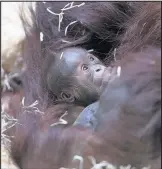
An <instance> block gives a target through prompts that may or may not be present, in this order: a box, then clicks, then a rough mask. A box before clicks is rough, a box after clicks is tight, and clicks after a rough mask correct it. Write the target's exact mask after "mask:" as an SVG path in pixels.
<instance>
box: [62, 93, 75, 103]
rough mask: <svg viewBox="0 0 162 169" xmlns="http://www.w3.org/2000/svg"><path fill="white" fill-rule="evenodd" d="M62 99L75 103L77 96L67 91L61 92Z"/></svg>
mask: <svg viewBox="0 0 162 169" xmlns="http://www.w3.org/2000/svg"><path fill="white" fill-rule="evenodd" d="M60 99H61V100H62V101H66V102H69V103H73V102H74V101H75V97H74V95H73V94H72V93H70V92H68V91H66V92H61V95H60Z"/></svg>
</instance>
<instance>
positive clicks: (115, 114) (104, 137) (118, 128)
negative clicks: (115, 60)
mask: <svg viewBox="0 0 162 169" xmlns="http://www.w3.org/2000/svg"><path fill="white" fill-rule="evenodd" d="M145 52H146V53H145ZM129 56H130V57H132V58H133V61H130V62H128V64H126V65H125V66H124V67H123V69H122V74H121V77H120V78H119V79H118V80H116V81H114V83H113V84H111V85H110V86H108V87H107V88H106V89H105V92H104V93H103V95H102V96H101V99H100V100H99V109H98V111H97V112H98V119H99V125H98V127H97V130H96V131H95V132H91V131H88V130H86V129H84V128H81V127H79V126H78V127H77V126H76V127H70V126H69V127H65V126H64V125H56V126H53V127H51V126H49V125H50V124H51V123H50V121H48V124H49V125H45V124H46V123H45V122H44V118H43V116H42V115H40V114H35V113H34V112H24V113H23V114H22V115H21V117H20V120H19V123H20V124H22V125H20V124H17V125H16V127H15V133H14V135H15V138H14V139H13V141H12V145H11V155H12V157H13V159H14V160H15V162H16V163H17V164H18V165H19V166H20V168H23V169H36V168H39V169H51V168H60V167H74V166H75V165H76V164H75V162H72V159H73V156H75V155H81V156H83V158H84V159H85V161H84V162H85V166H84V168H85V169H89V168H90V167H91V164H90V162H88V156H94V157H95V158H96V159H97V161H98V162H100V161H103V160H107V161H108V162H110V163H112V164H115V165H128V164H131V165H132V166H135V167H143V166H148V165H150V166H151V167H152V168H155V169H156V168H160V156H161V152H160V147H161V139H160V138H161V136H160V135H161V134H160V133H161V55H160V50H157V49H152V48H150V49H148V51H147V50H146V51H143V52H141V53H137V54H132V56H131V54H130V55H129ZM109 103H110V104H109ZM112 103H113V104H112ZM45 116H46V114H45Z"/></svg>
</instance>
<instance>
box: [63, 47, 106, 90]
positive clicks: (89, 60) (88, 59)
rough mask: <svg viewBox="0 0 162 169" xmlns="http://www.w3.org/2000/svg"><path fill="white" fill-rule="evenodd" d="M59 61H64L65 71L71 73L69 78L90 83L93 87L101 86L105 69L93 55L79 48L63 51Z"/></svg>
mask: <svg viewBox="0 0 162 169" xmlns="http://www.w3.org/2000/svg"><path fill="white" fill-rule="evenodd" d="M60 59H62V61H64V65H65V66H66V67H67V69H66V70H68V71H70V72H71V76H75V77H76V78H77V80H78V81H80V82H83V81H90V82H92V83H93V84H94V85H95V86H97V87H100V86H101V85H102V79H103V75H104V72H105V69H106V67H105V66H104V65H103V63H102V62H101V61H100V60H99V59H98V58H97V57H95V56H94V55H92V54H90V53H88V51H86V50H84V49H81V48H68V49H65V50H64V51H63V52H62V53H61V55H60Z"/></svg>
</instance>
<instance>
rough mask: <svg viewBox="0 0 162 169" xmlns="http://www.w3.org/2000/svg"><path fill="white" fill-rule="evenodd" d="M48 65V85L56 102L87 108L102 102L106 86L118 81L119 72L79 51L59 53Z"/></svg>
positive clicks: (90, 55) (72, 48) (80, 49)
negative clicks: (113, 79) (101, 98)
mask: <svg viewBox="0 0 162 169" xmlns="http://www.w3.org/2000/svg"><path fill="white" fill-rule="evenodd" d="M51 58H52V61H51ZM47 65H48V68H47V71H44V72H47V76H45V77H47V78H46V83H47V86H48V88H49V90H50V91H51V92H52V94H53V95H55V96H56V100H57V101H56V102H65V103H74V104H76V105H81V106H87V105H89V104H91V103H93V102H95V101H96V100H98V99H99V96H100V94H101V92H102V90H103V87H104V86H105V84H107V83H108V82H109V81H111V80H112V77H114V76H115V77H116V68H111V67H106V66H104V65H103V63H102V62H101V61H100V60H99V59H98V58H97V57H95V56H94V55H92V54H90V53H89V52H88V51H87V50H85V49H82V48H78V47H71V48H67V49H65V50H63V51H62V52H59V53H57V54H56V56H55V59H53V57H50V60H49V61H47ZM45 67H47V66H45ZM105 77H106V81H104V79H105Z"/></svg>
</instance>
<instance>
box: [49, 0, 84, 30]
mask: <svg viewBox="0 0 162 169" xmlns="http://www.w3.org/2000/svg"><path fill="white" fill-rule="evenodd" d="M84 4H85V3H84V2H83V3H81V4H79V5H74V2H70V3H68V4H66V5H65V6H64V7H63V8H62V9H61V12H60V13H55V12H53V11H51V10H50V8H49V7H48V8H47V11H48V12H49V13H51V14H53V15H56V16H58V17H59V25H58V31H59V32H60V30H61V22H62V20H63V16H64V14H65V13H64V11H66V10H69V9H72V8H75V7H81V6H83V5H84ZM74 22H76V21H74ZM70 24H71V23H70ZM72 24H73V23H72ZM66 29H67V27H66ZM65 32H66V30H65Z"/></svg>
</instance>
